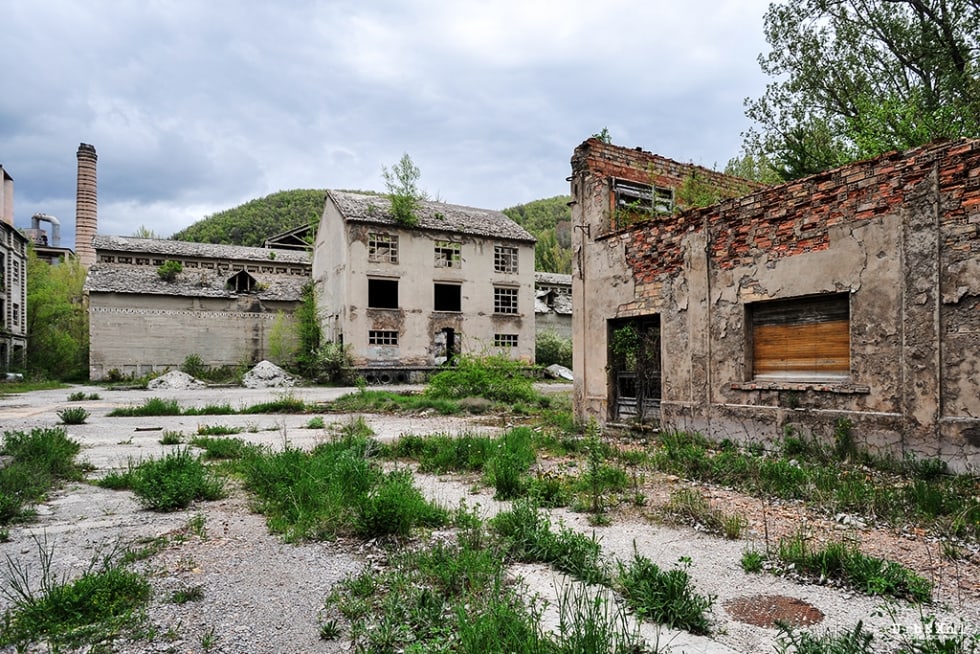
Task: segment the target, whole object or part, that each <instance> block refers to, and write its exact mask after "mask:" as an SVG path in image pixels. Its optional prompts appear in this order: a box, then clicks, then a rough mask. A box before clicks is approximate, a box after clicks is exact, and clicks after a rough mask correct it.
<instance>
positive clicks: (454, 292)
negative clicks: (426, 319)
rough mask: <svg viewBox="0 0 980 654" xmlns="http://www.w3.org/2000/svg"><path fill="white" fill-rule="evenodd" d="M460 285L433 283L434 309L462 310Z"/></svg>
mask: <svg viewBox="0 0 980 654" xmlns="http://www.w3.org/2000/svg"><path fill="white" fill-rule="evenodd" d="M461 290H462V287H461V286H460V285H459V284H439V283H436V284H435V285H434V295H435V298H434V304H433V307H432V308H433V310H435V311H462V299H461V298H462V294H461Z"/></svg>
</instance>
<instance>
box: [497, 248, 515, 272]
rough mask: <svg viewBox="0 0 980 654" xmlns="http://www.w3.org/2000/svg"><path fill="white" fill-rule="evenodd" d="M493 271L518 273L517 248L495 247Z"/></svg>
mask: <svg viewBox="0 0 980 654" xmlns="http://www.w3.org/2000/svg"><path fill="white" fill-rule="evenodd" d="M493 269H494V271H495V272H502V273H516V272H517V248H516V247H514V246H511V245H495V246H493Z"/></svg>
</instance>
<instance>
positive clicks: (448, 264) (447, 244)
mask: <svg viewBox="0 0 980 654" xmlns="http://www.w3.org/2000/svg"><path fill="white" fill-rule="evenodd" d="M432 251H433V255H434V258H435V261H434V265H435V267H436V268H452V269H454V270H458V269H460V268H462V267H463V257H462V252H463V244H462V243H461V242H460V241H449V240H436V241H435V243H434V244H433V246H432Z"/></svg>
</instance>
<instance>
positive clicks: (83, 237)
mask: <svg viewBox="0 0 980 654" xmlns="http://www.w3.org/2000/svg"><path fill="white" fill-rule="evenodd" d="M97 161H98V155H96V154H95V147H94V146H92V145H89V144H88V143H81V144H80V145H79V146H78V180H77V187H76V193H75V253H76V255H77V256H78V261H79V263H81V264H82V265H83V266H85V267H86V268H88V267H89V266H91V265H92V264H93V263H95V247H94V246H93V245H92V239H93V238H94V237H95V230H96V226H97V224H98V206H99V202H98V181H97V178H96V162H97Z"/></svg>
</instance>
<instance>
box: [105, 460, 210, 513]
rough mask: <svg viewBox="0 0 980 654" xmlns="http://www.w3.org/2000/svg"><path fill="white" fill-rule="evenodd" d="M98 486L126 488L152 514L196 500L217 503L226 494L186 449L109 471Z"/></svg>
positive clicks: (173, 509) (180, 507)
mask: <svg viewBox="0 0 980 654" xmlns="http://www.w3.org/2000/svg"><path fill="white" fill-rule="evenodd" d="M99 485H100V486H102V487H104V488H112V489H116V490H119V489H123V488H128V489H130V490H132V491H133V493H134V494H135V495H136V498H137V499H138V500H139V502H140V504H142V505H143V506H144V507H145V508H147V509H150V510H152V511H176V510H178V509H184V508H187V507H188V506H190V504H191V503H192V502H194V501H196V500H217V499H220V498H222V497H224V494H225V492H224V484H223V482H222V480H221V479H220V478H219V477H217V476H216V475H215V473H214V472H213V471H212V470H211V469H210V468H208V467H207V466H206V465H205V464H204V463H203V462H202V461H201V459H200V457H198V456H195V455H193V454H191V452H190V450H189V448H186V447H183V448H178V449H175V450H173V451H172V452H169V453H167V454H165V455H164V456H163V457H162V458H159V459H149V460H147V461H142V462H139V463H131V464H130V465H129V467H128V468H127V470H125V471H123V472H110V473H109V474H107V475H106V476H105V477H103V478H102V479H101V480H99Z"/></svg>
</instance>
